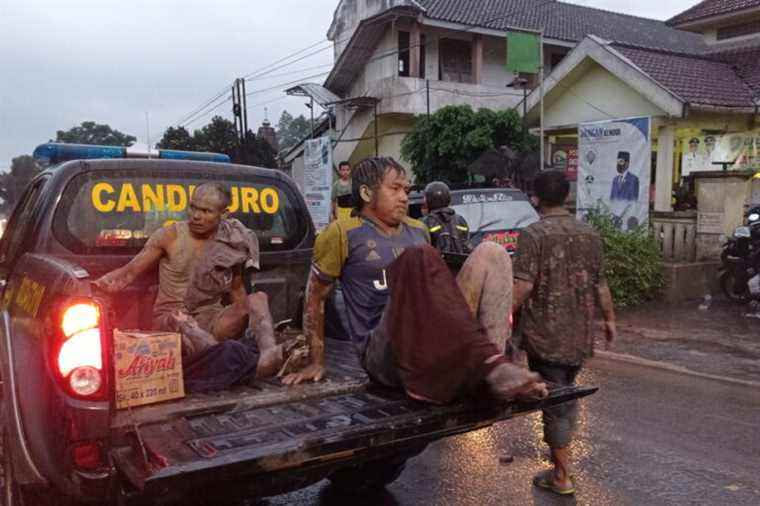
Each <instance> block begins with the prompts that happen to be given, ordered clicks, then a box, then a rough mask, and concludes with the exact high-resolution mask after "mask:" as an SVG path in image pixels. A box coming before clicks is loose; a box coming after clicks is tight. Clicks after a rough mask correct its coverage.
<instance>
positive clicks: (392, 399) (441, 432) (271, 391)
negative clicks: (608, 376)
mask: <svg viewBox="0 0 760 506" xmlns="http://www.w3.org/2000/svg"><path fill="white" fill-rule="evenodd" d="M326 349H327V350H328V356H327V358H328V375H327V380H326V381H323V382H321V383H318V384H307V385H300V386H297V387H290V388H288V387H283V386H281V385H280V384H279V380H277V379H274V380H269V381H261V382H257V383H256V384H254V385H251V386H247V387H242V388H239V389H237V390H235V391H233V392H225V393H222V394H217V395H202V396H201V395H194V396H189V397H188V398H186V399H183V400H181V401H177V402H170V403H165V404H162V405H156V406H146V407H142V408H138V409H133V410H132V411H131V412H129V411H126V412H124V411H122V412H120V413H119V414H118V415H117V417H116V418H115V420H114V428H115V429H118V430H119V431H120V432H123V433H124V434H131V436H132V439H131V441H132V442H131V444H129V445H124V446H121V447H117V448H116V450H114V452H113V458H114V461H115V462H116V464H117V467H118V468H119V470H120V471H121V472H122V473H123V474H124V475H125V476H126V477H127V478H128V480H129V481H130V482H131V483H132V484H133V485H134V486H135V487H136V488H137V489H139V490H140V491H141V494H142V495H149V496H150V495H152V496H161V495H163V494H165V493H166V491H168V490H172V491H174V490H182V489H183V488H186V487H188V486H192V487H199V486H200V487H202V486H203V483H204V482H208V483H209V484H210V483H211V482H212V480H213V481H214V482H215V483H219V482H220V481H222V482H223V481H224V480H220V476H229V478H230V479H233V477H234V479H235V480H239V479H240V477H241V476H246V477H248V478H253V477H256V478H257V480H256V481H257V482H258V483H262V479H261V478H262V476H265V475H274V474H277V473H283V472H288V471H289V470H298V471H299V472H304V471H306V470H308V469H310V468H319V467H324V466H326V465H332V466H336V465H337V466H339V465H340V463H341V462H348V461H351V462H352V463H355V462H356V461H360V460H362V459H365V460H367V459H372V458H377V456H378V455H383V454H385V455H388V454H392V453H393V452H394V451H400V450H403V449H404V448H408V447H410V446H415V445H423V446H424V444H426V443H428V442H430V441H433V440H435V439H439V438H441V437H445V436H449V435H453V434H458V433H462V432H466V431H470V430H473V429H477V428H480V427H486V426H489V425H491V424H493V423H494V422H497V421H500V420H504V419H508V418H511V417H514V416H518V415H522V414H527V413H530V412H533V411H536V410H537V409H540V408H541V407H544V406H546V405H553V404H556V403H560V402H563V401H565V400H569V399H572V398H578V397H583V396H586V395H589V394H591V393H593V392H594V391H595V390H596V389H594V388H582V387H577V388H576V387H573V388H564V389H554V390H552V391H551V394H550V397H549V398H548V399H545V400H543V401H534V402H520V403H510V404H502V405H499V404H496V403H493V402H487V403H481V404H477V403H474V402H464V403H459V404H454V405H450V406H431V405H429V404H424V403H420V402H416V401H413V400H411V399H409V398H408V397H406V396H405V395H404V394H403V393H400V392H394V391H389V390H385V389H379V388H377V387H375V386H373V385H369V384H368V382H367V378H366V376H365V375H364V372H363V371H362V370H361V369H360V367H359V364H358V361H357V359H356V356H355V353H354V351H353V347H352V345H351V344H350V343H347V342H340V341H328V343H327V346H326ZM210 471H213V472H210ZM218 473H224V474H223V475H220V474H218ZM212 476H213V478H212Z"/></svg>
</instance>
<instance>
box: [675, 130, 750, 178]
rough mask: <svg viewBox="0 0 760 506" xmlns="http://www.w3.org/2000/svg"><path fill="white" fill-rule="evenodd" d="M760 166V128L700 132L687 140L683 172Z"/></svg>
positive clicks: (684, 142) (742, 168) (682, 157)
mask: <svg viewBox="0 0 760 506" xmlns="http://www.w3.org/2000/svg"><path fill="white" fill-rule="evenodd" d="M724 166H725V167H726V168H727V169H730V170H745V169H759V168H760V130H755V131H748V132H736V133H730V134H724V135H699V136H693V137H688V138H686V139H684V140H683V154H682V155H681V175H682V176H684V177H685V176H688V175H690V174H691V173H693V172H703V171H708V170H721V169H723V167H724Z"/></svg>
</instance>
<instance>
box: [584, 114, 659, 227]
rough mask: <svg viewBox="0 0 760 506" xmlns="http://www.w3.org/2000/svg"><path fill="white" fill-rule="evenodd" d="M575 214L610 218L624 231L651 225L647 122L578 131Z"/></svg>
mask: <svg viewBox="0 0 760 506" xmlns="http://www.w3.org/2000/svg"><path fill="white" fill-rule="evenodd" d="M578 150H579V160H578V161H579V165H578V191H577V213H578V218H580V219H583V218H584V217H585V215H586V214H587V213H588V212H589V211H592V210H599V211H603V212H608V213H611V214H612V215H613V216H614V219H615V222H616V223H617V225H618V227H619V228H620V229H622V230H631V229H633V228H635V227H637V226H639V225H644V224H646V223H647V221H648V219H649V183H650V173H651V170H652V158H651V157H652V155H651V153H652V147H651V127H650V119H649V118H630V119H619V120H610V121H600V122H594V123H582V124H580V125H578Z"/></svg>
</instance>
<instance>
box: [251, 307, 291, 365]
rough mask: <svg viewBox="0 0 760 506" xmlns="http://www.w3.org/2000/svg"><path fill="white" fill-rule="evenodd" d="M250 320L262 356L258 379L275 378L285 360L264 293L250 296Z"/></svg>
mask: <svg viewBox="0 0 760 506" xmlns="http://www.w3.org/2000/svg"><path fill="white" fill-rule="evenodd" d="M246 302H247V303H248V312H249V315H250V316H249V319H248V325H249V326H250V328H251V332H252V333H253V335H254V337H255V338H256V344H257V345H258V347H259V352H260V353H261V356H260V357H259V364H258V367H257V369H256V377H257V378H268V377H270V376H274V375H275V374H277V372H278V371H279V370H280V368H281V367H282V363H283V360H284V357H283V352H282V345H278V344H277V342H276V341H275V338H274V324H273V322H272V313H271V312H270V311H269V298H268V297H267V295H266V294H265V293H263V292H256V293H253V294H251V295H249V296H248V298H247V299H246Z"/></svg>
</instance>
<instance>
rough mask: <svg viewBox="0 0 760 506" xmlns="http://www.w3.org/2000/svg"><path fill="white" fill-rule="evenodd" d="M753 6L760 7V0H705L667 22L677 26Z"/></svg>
mask: <svg viewBox="0 0 760 506" xmlns="http://www.w3.org/2000/svg"><path fill="white" fill-rule="evenodd" d="M752 7H760V0H704V1H703V2H700V3H698V4H697V5H695V6H694V7H692V8H690V9H687V10H685V11H683V12H682V13H681V14H678V15H677V16H674V17H672V18H670V19H669V20H667V21H666V23H667V24H668V25H670V26H677V25H682V24H684V23H690V22H692V21H698V20H700V19H704V18H709V17H712V16H718V15H721V14H730V13H732V12H737V11H742V10H744V9H751V8H752Z"/></svg>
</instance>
